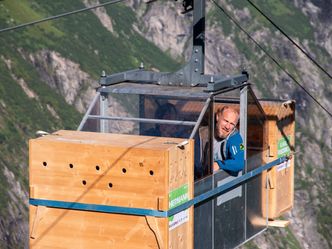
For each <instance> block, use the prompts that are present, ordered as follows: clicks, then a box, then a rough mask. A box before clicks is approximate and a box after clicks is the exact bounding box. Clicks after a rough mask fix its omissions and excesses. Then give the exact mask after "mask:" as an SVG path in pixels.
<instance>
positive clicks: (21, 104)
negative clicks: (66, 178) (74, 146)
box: [0, 0, 180, 217]
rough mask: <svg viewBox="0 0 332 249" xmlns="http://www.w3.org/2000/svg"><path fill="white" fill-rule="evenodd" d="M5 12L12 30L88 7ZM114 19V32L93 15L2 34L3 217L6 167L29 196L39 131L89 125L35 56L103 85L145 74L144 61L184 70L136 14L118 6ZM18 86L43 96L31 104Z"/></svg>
mask: <svg viewBox="0 0 332 249" xmlns="http://www.w3.org/2000/svg"><path fill="white" fill-rule="evenodd" d="M0 7H1V8H0V27H1V28H5V27H9V26H15V25H19V24H21V23H26V22H31V21H35V20H39V19H42V18H45V17H48V16H51V15H57V14H61V13H64V12H67V11H72V10H75V9H81V8H84V7H85V6H84V5H83V3H82V1H80V0H73V1H51V0H36V1H28V0H22V1H19V0H13V1H4V2H0ZM107 12H108V14H109V15H110V16H111V19H112V23H113V28H114V32H113V33H110V32H109V31H108V30H107V29H106V28H104V27H103V26H102V25H101V23H100V21H99V19H98V18H97V17H96V15H95V14H93V13H92V12H91V11H89V12H83V13H80V14H77V15H74V16H68V17H64V18H61V19H57V20H53V21H48V22H44V23H41V24H38V25H35V26H29V27H26V28H22V29H18V30H15V31H11V32H7V33H1V34H0V44H1V46H0V71H1V74H0V158H1V161H0V163H1V167H0V172H1V173H0V203H1V204H0V214H1V215H2V216H3V217H5V216H6V213H7V212H8V210H7V208H8V206H7V205H8V201H9V196H8V191H7V189H8V187H9V185H8V182H7V180H6V178H5V176H4V175H3V168H2V167H4V166H6V167H7V168H8V169H9V170H10V171H11V172H13V173H14V175H15V179H16V180H18V181H19V182H20V183H21V185H22V186H23V187H24V188H25V189H26V190H27V189H28V177H27V176H28V167H27V166H28V165H27V163H28V158H27V157H28V139H30V138H34V137H35V132H36V131H37V130H46V131H55V130H58V129H75V128H76V127H77V125H78V124H79V120H80V118H81V114H79V113H78V112H77V111H76V110H75V109H74V107H72V106H70V105H68V104H67V103H66V102H65V101H64V99H63V98H62V97H60V96H59V94H58V93H57V92H56V91H55V90H54V89H51V88H50V87H49V86H48V85H47V84H45V82H42V81H41V80H40V75H39V73H38V72H37V71H36V69H35V68H34V66H33V65H32V64H31V63H29V62H28V59H27V58H29V54H31V53H35V52H37V51H40V50H42V49H46V50H51V51H57V52H58V53H60V54H61V55H62V56H63V57H65V58H68V59H70V60H72V61H74V62H77V63H79V64H80V67H81V69H82V70H83V71H85V72H87V73H89V74H90V75H91V76H92V77H95V78H96V80H97V79H98V77H99V75H100V73H101V71H102V70H105V71H106V72H107V73H108V74H110V73H114V72H119V71H125V70H128V69H133V68H137V67H138V66H139V64H140V62H144V64H145V67H146V68H149V67H154V68H158V69H160V70H161V71H173V70H176V69H177V68H179V67H180V65H179V64H178V63H176V62H174V60H172V59H171V58H170V57H169V56H167V55H165V54H164V53H163V52H162V51H161V50H160V49H159V48H157V47H156V46H155V45H154V44H152V43H151V42H149V41H147V40H146V39H145V38H144V37H142V36H141V35H140V34H138V33H137V32H136V31H134V30H133V24H134V22H137V20H136V16H135V13H134V12H133V11H132V10H131V9H130V8H129V7H127V6H125V5H122V4H117V5H112V6H108V7H107ZM5 61H7V64H6V63H5ZM9 64H10V69H9V68H8V65H9ZM17 79H21V80H23V81H24V83H25V84H26V86H27V87H28V88H29V89H30V90H31V91H33V92H34V93H35V94H36V97H35V98H30V97H28V96H27V94H26V93H25V92H24V91H23V89H22V87H21V86H19V85H18V84H17ZM83 88H84V86H83ZM49 108H52V109H54V111H55V112H56V114H57V115H58V116H59V118H57V117H54V116H53V115H52V114H51V113H50V111H49V110H48V109H49ZM22 201H23V200H22Z"/></svg>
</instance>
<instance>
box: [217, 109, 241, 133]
mask: <svg viewBox="0 0 332 249" xmlns="http://www.w3.org/2000/svg"><path fill="white" fill-rule="evenodd" d="M216 119H217V123H216V135H217V137H219V138H226V137H227V136H228V135H229V134H230V133H231V132H232V131H233V129H234V128H235V126H236V124H237V121H238V119H239V116H238V114H237V113H236V112H234V111H233V110H231V109H226V110H224V112H223V113H222V114H220V113H219V114H217V116H216Z"/></svg>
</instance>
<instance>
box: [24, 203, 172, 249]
mask: <svg viewBox="0 0 332 249" xmlns="http://www.w3.org/2000/svg"><path fill="white" fill-rule="evenodd" d="M36 209H37V208H36V207H35V206H30V221H32V222H30V248H31V249H37V248H38V249H39V248H43V249H44V248H59V249H60V248H61V249H67V248H68V249H69V248H82V249H91V248H124V249H126V248H127V249H135V248H137V249H151V248H156V249H159V248H167V241H166V238H167V236H166V233H167V229H165V228H166V227H167V222H168V221H167V218H155V219H156V224H157V226H158V231H155V230H153V229H155V228H151V227H150V224H148V222H147V219H146V217H144V216H133V215H123V214H107V213H98V212H89V211H77V210H65V209H57V208H47V209H46V210H44V212H43V213H42V215H40V216H39V217H38V222H35V223H37V224H38V225H37V226H35V227H34V228H33V227H32V224H34V222H33V221H34V219H35V218H36ZM32 235H33V236H32ZM157 235H158V237H159V238H157ZM158 239H159V240H158ZM158 245H159V246H158Z"/></svg>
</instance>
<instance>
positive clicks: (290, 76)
mask: <svg viewBox="0 0 332 249" xmlns="http://www.w3.org/2000/svg"><path fill="white" fill-rule="evenodd" d="M211 1H212V2H213V3H214V4H215V5H216V7H217V8H218V9H219V10H221V11H222V12H223V13H224V14H225V15H226V16H227V17H228V18H229V19H230V20H231V21H232V22H233V23H234V24H235V25H236V26H237V27H238V28H239V29H240V30H241V31H242V32H244V33H245V34H246V35H247V37H248V38H249V39H250V40H251V41H253V42H254V43H255V44H256V46H257V47H259V48H260V49H261V50H262V51H263V52H264V53H265V54H266V55H267V56H268V57H269V58H270V59H271V60H272V61H273V62H274V63H275V64H276V65H277V66H278V67H279V68H280V69H281V70H282V71H283V72H284V73H285V74H287V76H288V77H289V78H291V79H292V80H293V81H294V82H295V83H296V84H297V85H298V86H299V87H301V88H302V90H303V91H304V92H305V93H306V94H308V95H309V96H310V98H311V99H312V100H313V101H315V102H316V103H317V104H318V105H319V106H320V107H321V108H322V109H323V110H324V111H325V112H326V113H327V114H328V115H329V116H330V117H332V113H331V112H330V111H329V110H327V109H326V108H325V107H324V106H323V105H322V104H321V103H320V102H319V101H318V100H317V99H316V98H315V97H314V96H312V95H311V93H310V92H309V91H308V90H307V89H306V88H305V87H304V86H302V85H301V83H300V82H298V81H297V80H296V79H295V77H294V76H293V75H291V74H290V73H289V72H288V71H287V70H286V69H285V68H284V67H283V66H282V65H281V64H280V63H279V62H278V61H277V59H275V58H274V57H273V56H272V55H270V54H269V53H268V52H267V51H266V49H264V48H263V47H262V46H261V45H260V44H259V43H258V42H257V41H256V40H255V39H254V38H253V37H252V36H251V35H250V34H249V33H248V32H247V31H246V30H245V29H244V28H242V26H241V25H240V24H239V23H238V22H237V21H236V20H235V19H234V18H232V17H231V16H230V14H229V13H228V12H226V11H225V10H224V9H223V8H222V7H221V6H220V5H219V4H218V3H217V2H216V1H215V0H211Z"/></svg>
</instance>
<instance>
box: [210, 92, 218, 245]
mask: <svg viewBox="0 0 332 249" xmlns="http://www.w3.org/2000/svg"><path fill="white" fill-rule="evenodd" d="M211 99H212V101H211V102H210V108H209V119H210V120H209V141H211V142H210V143H209V146H210V148H209V149H210V160H209V166H210V169H209V170H210V173H211V174H213V162H214V160H213V159H214V158H213V140H214V129H215V122H216V121H215V116H214V113H215V110H214V106H215V102H214V101H215V96H212V97H211ZM212 188H215V181H214V176H212ZM211 202H212V210H211V217H212V222H211V226H212V227H211V232H212V236H211V240H212V243H211V244H212V248H211V249H214V241H215V239H214V237H215V229H214V221H215V214H214V209H215V199H212V200H211Z"/></svg>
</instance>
